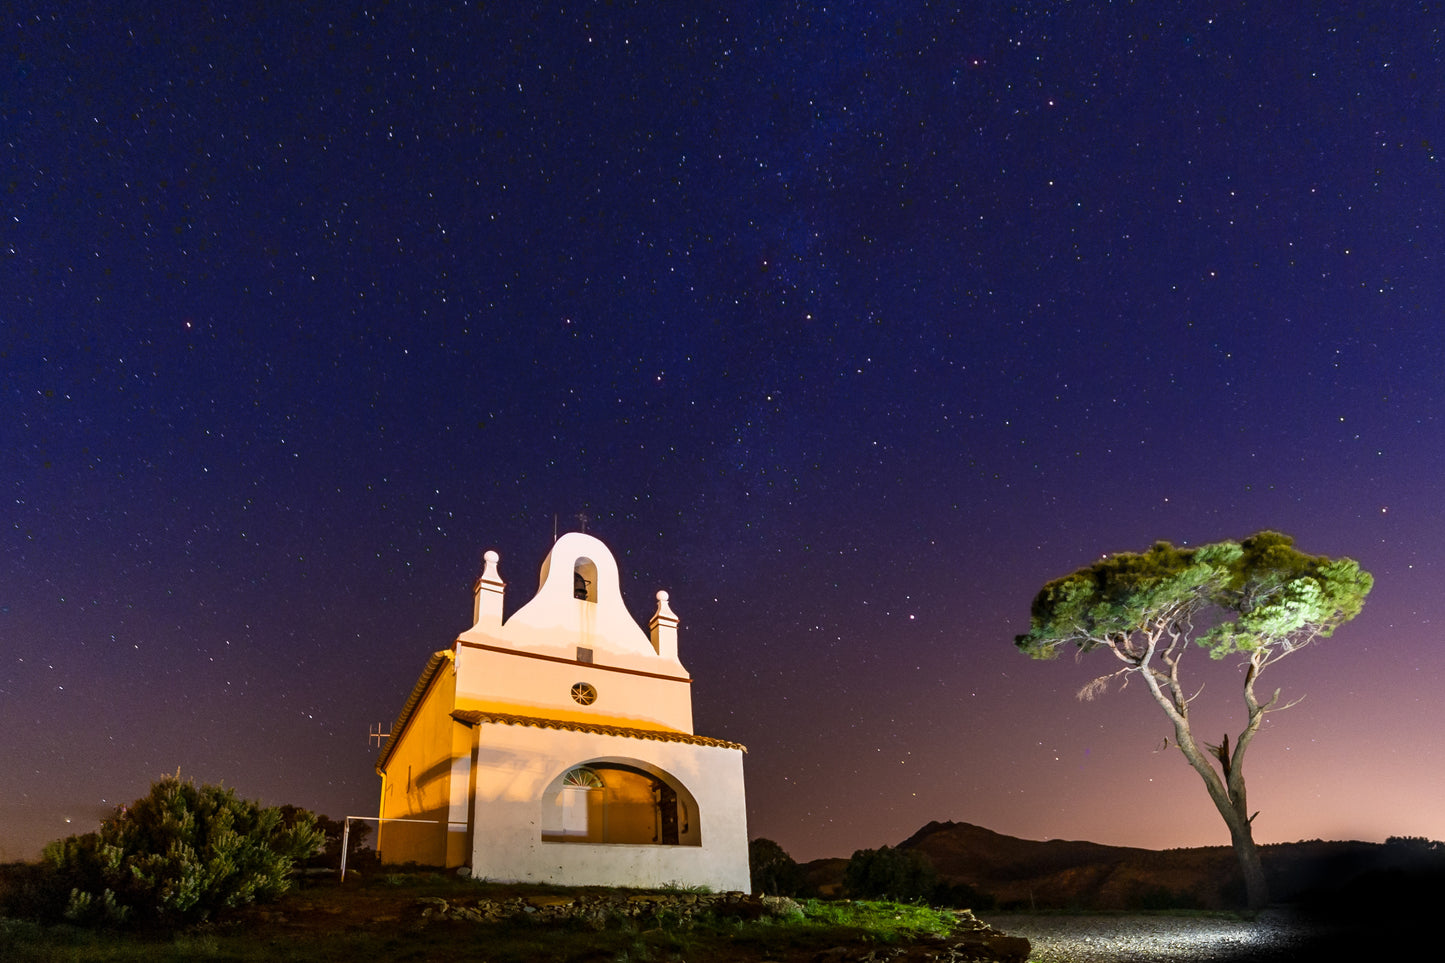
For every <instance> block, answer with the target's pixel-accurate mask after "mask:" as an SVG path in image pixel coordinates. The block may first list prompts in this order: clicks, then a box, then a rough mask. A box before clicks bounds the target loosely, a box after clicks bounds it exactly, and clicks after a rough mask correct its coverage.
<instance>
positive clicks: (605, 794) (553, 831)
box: [542, 759, 702, 846]
mask: <svg viewBox="0 0 1445 963" xmlns="http://www.w3.org/2000/svg"><path fill="white" fill-rule="evenodd" d="M542 841H543V842H548V843H623V844H630V845H637V846H701V845H702V833H701V830H700V827H699V824H698V811H697V801H696V800H695V799H694V798H693V795H692V793H690V792H688V790H687V787H686V786H684V785H683V784H682V782H681V781H680V780H678V779H677V777H675V776H673V775H672V774H671V773H669V772H666V771H664V770H662V769H660V768H658V767H657V766H654V765H651V764H650V763H645V762H642V761H641V760H637V759H593V760H589V761H586V762H581V763H578V764H576V765H573V766H570V767H568V768H567V769H565V770H563V771H562V772H561V773H559V774H558V775H557V777H556V778H554V779H553V780H552V782H551V783H550V784H548V786H547V788H546V790H545V791H544V792H543V793H542Z"/></svg>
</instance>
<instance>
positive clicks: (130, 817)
mask: <svg viewBox="0 0 1445 963" xmlns="http://www.w3.org/2000/svg"><path fill="white" fill-rule="evenodd" d="M321 844H322V834H321V831H320V830H318V829H317V828H316V826H315V821H314V819H313V818H312V817H311V816H310V815H309V814H299V815H294V816H293V819H292V820H291V823H290V825H287V823H286V821H285V819H284V818H283V816H282V813H281V811H280V810H279V809H276V808H263V807H262V806H260V805H259V804H258V803H254V802H246V801H244V800H241V799H238V798H237V796H236V794H235V792H234V790H230V789H222V788H220V787H218V786H195V785H194V784H192V783H189V782H182V781H181V780H180V779H177V778H166V779H162V780H161V781H160V782H157V783H156V784H154V785H153V786H151V791H150V794H149V795H147V796H145V797H144V798H142V799H138V800H136V801H135V802H134V803H132V804H131V805H130V806H123V807H120V808H119V809H117V810H116V812H115V814H114V815H112V816H111V817H110V818H109V819H107V820H105V822H103V823H102V824H101V828H100V831H99V832H94V833H86V834H85V835H83V836H70V837H68V838H66V839H62V840H59V841H57V842H54V843H51V844H50V845H49V846H47V847H46V848H45V853H44V855H43V857H42V865H43V866H44V868H45V870H46V871H47V875H48V877H49V879H48V882H47V889H48V892H49V893H50V894H51V898H52V900H54V899H55V898H56V897H58V896H59V894H60V893H64V894H65V895H64V901H63V905H59V906H57V905H55V903H54V902H52V904H51V906H50V907H49V911H50V915H55V914H56V913H57V911H58V913H59V915H63V916H64V918H65V919H67V920H69V921H71V922H74V923H80V924H86V925H96V924H102V925H119V924H124V923H159V924H164V925H174V924H180V923H187V922H193V921H197V920H204V919H207V918H208V917H210V916H211V914H213V913H215V912H217V911H219V910H223V909H231V908H234V907H237V906H242V905H245V904H247V903H250V902H253V901H258V900H269V899H274V898H276V897H277V896H280V895H281V894H282V893H284V892H286V890H287V888H288V887H289V885H290V875H291V869H292V865H293V862H294V861H296V860H298V859H305V858H306V857H308V856H310V855H311V854H312V853H314V852H315V851H316V850H317V848H318V847H320V845H321Z"/></svg>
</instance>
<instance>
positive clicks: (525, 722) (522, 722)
mask: <svg viewBox="0 0 1445 963" xmlns="http://www.w3.org/2000/svg"><path fill="white" fill-rule="evenodd" d="M452 718H453V719H455V720H457V721H458V722H465V723H466V724H467V725H472V726H475V725H481V724H483V723H493V724H500V725H506V726H535V727H536V728H539V729H565V730H568V731H570V732H595V733H598V734H600V735H604V736H622V737H624V738H627V739H655V740H657V741H659V742H685V743H688V744H689V745H694V746H719V747H721V748H724V749H740V750H742V751H743V752H747V746H744V745H742V744H741V743H737V742H729V741H727V740H726V739H713V738H710V737H708V736H695V735H693V734H692V733H689V732H678V731H677V730H675V729H634V728H632V727H631V726H605V725H597V724H595V723H591V722H575V721H571V720H567V719H544V718H541V717H539V716H518V715H512V714H510V713H506V712H484V711H482V710H480V709H457V710H455V711H454V712H453V713H452Z"/></svg>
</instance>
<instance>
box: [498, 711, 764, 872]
mask: <svg viewBox="0 0 1445 963" xmlns="http://www.w3.org/2000/svg"><path fill="white" fill-rule="evenodd" d="M476 758H477V771H476V786H477V795H476V800H475V819H476V823H475V832H474V835H473V852H472V874H473V876H474V877H476V878H477V879H488V880H496V881H507V882H518V881H526V882H545V883H556V884H560V885H568V886H638V887H659V886H668V885H679V886H707V887H708V888H710V889H712V890H714V891H719V892H725V891H731V890H740V891H743V892H746V891H747V890H748V889H749V877H748V833H747V814H746V811H745V808H744V803H743V800H744V794H743V761H742V752H741V750H738V749H730V748H726V747H722V746H706V745H692V744H688V743H680V742H662V741H658V740H652V739H632V738H627V737H623V736H609V735H602V734H599V733H591V732H573V731H567V730H557V729H544V728H538V727H532V726H509V725H498V724H492V723H484V724H483V725H480V726H478V727H477V748H476ZM597 760H608V761H616V762H626V763H630V764H633V765H637V764H639V763H641V764H644V765H643V768H646V765H647V764H650V765H651V766H655V767H657V768H660V769H662V770H663V771H664V772H666V773H667V774H668V775H669V776H670V777H671V778H672V780H673V781H674V782H676V783H679V784H681V786H682V787H683V788H685V789H686V791H687V792H688V793H690V794H691V795H692V797H693V799H694V800H695V801H696V804H697V813H696V815H695V818H696V819H697V821H698V831H699V833H700V836H701V845H698V846H686V845H678V846H660V845H632V844H603V843H571V842H543V841H542V824H543V808H542V807H543V803H544V800H543V793H544V790H545V789H546V788H547V787H548V785H549V784H551V783H552V782H553V780H555V779H556V778H557V777H558V776H560V775H561V774H562V773H565V772H566V771H567V770H569V769H572V768H574V767H576V766H580V765H586V764H587V763H589V762H593V761H597Z"/></svg>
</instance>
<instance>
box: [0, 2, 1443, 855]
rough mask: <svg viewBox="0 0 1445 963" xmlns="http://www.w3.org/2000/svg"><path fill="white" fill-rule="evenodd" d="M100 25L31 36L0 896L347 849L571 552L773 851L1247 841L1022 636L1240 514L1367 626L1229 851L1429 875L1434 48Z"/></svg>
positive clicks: (16, 334) (1301, 16)
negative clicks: (255, 854) (147, 842)
mask: <svg viewBox="0 0 1445 963" xmlns="http://www.w3.org/2000/svg"><path fill="white" fill-rule="evenodd" d="M125 6H126V5H120V4H111V3H100V2H93V3H83V2H77V3H67V4H63V5H61V4H32V3H29V2H25V0H22V2H20V3H19V4H18V6H15V7H10V8H7V9H8V12H7V13H6V14H5V16H4V21H3V33H0V36H3V44H0V50H3V60H0V165H3V167H0V170H3V175H4V177H3V183H0V391H3V394H0V398H3V401H0V404H3V412H0V413H3V417H0V469H3V470H0V483H3V486H4V492H3V494H4V505H5V506H6V507H5V511H4V515H3V523H4V524H3V526H0V731H3V733H4V738H3V740H0V774H3V775H0V858H7V859H17V858H30V857H33V856H34V855H35V854H36V853H38V851H39V848H40V846H41V844H42V843H43V842H45V841H46V840H50V839H55V838H58V837H61V836H64V835H67V834H69V833H74V832H81V831H86V830H89V829H92V828H94V827H95V825H96V823H97V821H98V819H99V818H100V817H101V816H102V815H103V814H105V813H106V812H107V811H108V810H109V809H110V808H111V807H113V806H114V805H116V804H118V803H123V802H128V801H130V800H131V799H134V798H136V797H138V796H140V795H143V794H144V793H145V791H146V789H147V787H148V786H149V784H150V783H151V782H152V781H153V780H154V779H156V778H158V777H160V776H162V775H165V774H168V773H174V772H175V771H176V770H177V769H179V770H180V772H181V774H182V776H183V777H185V776H189V777H193V778H195V779H197V780H201V781H206V782H218V781H224V782H225V784H226V785H229V786H234V787H235V788H236V789H237V790H238V791H239V792H240V794H241V795H243V796H245V797H247V798H260V799H262V800H264V801H266V802H268V803H273V804H279V803H288V802H289V803H295V804H297V805H302V806H306V807H310V808H313V809H316V810H318V811H320V812H324V813H327V814H329V815H331V816H333V817H341V816H344V815H367V814H374V813H375V811H376V804H377V798H378V793H379V789H380V782H379V779H378V778H377V776H376V775H375V773H374V771H373V764H374V761H375V758H376V749H375V747H374V746H372V745H370V744H369V743H368V738H367V733H368V730H369V729H370V728H371V727H372V726H374V725H375V724H377V723H382V724H383V725H389V724H390V722H391V720H392V718H393V717H394V716H395V714H396V713H397V711H399V709H400V707H401V705H402V703H403V702H404V700H405V697H406V695H407V693H408V692H409V691H410V689H411V686H412V684H413V682H414V681H415V679H416V677H417V674H418V673H419V672H420V671H421V669H422V667H423V666H424V665H425V663H426V660H427V657H428V655H429V654H430V653H431V652H433V651H435V650H437V649H441V648H445V647H446V646H447V645H448V644H449V643H450V642H451V640H452V639H453V638H455V636H456V634H457V633H458V632H460V631H462V630H464V629H465V628H467V626H468V624H469V622H470V615H471V593H470V585H471V581H472V579H473V578H474V577H475V575H476V574H477V572H478V570H479V562H480V557H481V553H482V552H483V551H485V550H486V549H489V548H490V549H496V550H497V551H498V552H499V553H500V554H501V557H502V561H501V572H502V575H503V577H504V578H505V579H506V580H507V582H508V597H507V598H508V610H509V612H510V611H512V610H514V609H515V608H516V607H518V606H520V605H521V604H522V603H523V602H525V601H526V600H527V599H528V598H530V596H531V593H532V592H533V591H535V585H536V581H535V579H536V577H537V572H538V566H539V565H540V564H541V561H542V559H543V557H544V556H545V555H546V553H547V551H548V549H549V547H550V544H551V541H552V537H553V532H554V530H563V531H565V530H569V529H575V528H578V527H581V526H583V525H585V526H586V530H587V531H588V532H589V533H591V534H594V535H597V536H598V537H600V538H601V539H603V540H604V541H605V542H606V543H607V544H608V545H609V546H610V547H611V548H612V550H613V552H614V553H615V554H616V556H617V558H618V562H619V565H620V567H621V571H622V573H623V579H624V585H623V594H624V598H625V599H626V600H627V602H628V604H629V607H630V608H631V610H632V611H633V613H634V614H635V615H636V617H637V618H638V620H639V621H640V622H644V623H645V621H646V619H647V617H648V616H649V615H650V614H651V612H652V609H653V596H654V593H655V592H656V591H657V590H658V589H666V590H668V591H669V592H670V593H671V597H672V606H673V608H674V610H675V611H676V612H677V613H678V615H679V616H680V618H681V619H682V628H681V633H680V654H681V658H682V660H683V663H684V664H685V665H686V666H687V668H688V669H689V671H690V672H691V674H692V675H693V677H694V680H695V682H694V686H693V689H694V701H695V712H696V721H697V730H698V731H699V732H700V733H703V734H705V735H710V736H717V737H721V738H726V739H731V740H736V741H739V742H742V743H744V744H746V745H747V746H748V748H749V753H748V755H747V757H746V777H747V783H748V790H749V829H750V834H751V835H753V836H767V837H770V838H773V839H776V840H777V841H778V842H780V843H782V845H783V846H784V848H786V849H787V850H788V851H789V852H790V853H792V855H794V856H795V857H797V858H799V859H809V858H815V857H819V856H846V855H848V854H849V853H851V852H852V851H853V850H855V849H857V848H861V847H873V846H879V845H883V844H890V845H891V844H895V843H897V842H898V841H900V840H902V839H903V838H905V837H906V836H908V835H909V834H911V833H912V832H913V831H914V830H916V829H917V828H919V827H920V826H921V825H923V824H924V823H925V822H927V821H929V820H931V819H939V820H944V819H953V820H961V821H966V822H972V823H976V824H979V825H983V826H987V827H988V828H990V829H994V830H996V831H999V832H1004V833H1010V834H1013V835H1018V836H1023V837H1027V838H1035V839H1043V838H1072V839H1092V840H1094V841H1097V842H1102V843H1112V844H1122V845H1136V846H1148V847H1155V848H1165V847H1172V846H1194V845H1224V844H1227V842H1228V835H1227V833H1226V831H1225V828H1224V825H1223V823H1222V821H1221V820H1220V819H1219V817H1218V815H1217V814H1216V813H1215V812H1214V810H1213V807H1212V806H1211V804H1210V803H1209V801H1208V798H1207V797H1206V796H1205V794H1204V791H1203V787H1202V785H1201V784H1200V782H1199V779H1198V777H1197V776H1196V775H1195V774H1194V773H1193V771H1192V770H1190V769H1189V768H1188V766H1187V765H1186V763H1185V762H1184V761H1183V759H1182V758H1181V757H1180V756H1179V755H1178V753H1177V752H1175V751H1174V750H1173V748H1172V746H1171V748H1169V749H1168V750H1166V751H1157V750H1158V749H1159V744H1160V743H1161V741H1162V740H1163V738H1164V737H1165V736H1166V735H1168V734H1169V728H1168V726H1167V723H1166V722H1165V720H1164V719H1163V717H1162V714H1160V712H1159V710H1158V709H1157V708H1156V707H1155V706H1154V705H1153V703H1152V702H1150V701H1149V700H1148V698H1147V697H1146V695H1145V693H1144V692H1143V691H1142V689H1140V688H1139V687H1138V686H1131V687H1129V688H1128V689H1126V690H1125V691H1122V692H1115V693H1112V694H1110V695H1109V696H1107V697H1106V698H1104V699H1102V700H1100V701H1096V702H1092V703H1083V702H1079V701H1077V700H1076V699H1075V696H1074V694H1075V692H1076V691H1077V690H1078V689H1079V688H1080V687H1081V686H1082V685H1083V684H1084V683H1085V682H1087V681H1088V680H1089V679H1090V678H1092V677H1093V676H1094V675H1097V674H1100V673H1102V672H1105V671H1108V670H1109V669H1111V668H1112V666H1108V665H1104V664H1102V663H1095V662H1094V661H1093V660H1094V659H1106V658H1107V656H1103V655H1097V656H1094V657H1091V659H1089V660H1086V662H1085V664H1082V665H1081V664H1076V663H1075V662H1074V661H1073V660H1072V659H1069V658H1063V659H1061V660H1059V661H1058V662H1055V663H1033V662H1030V661H1029V660H1028V659H1026V658H1025V657H1024V656H1022V655H1020V654H1019V653H1018V652H1017V651H1016V650H1015V649H1014V648H1013V645H1012V640H1013V637H1014V635H1016V634H1017V633H1019V632H1022V631H1024V629H1025V628H1026V624H1027V618H1028V609H1029V602H1030V601H1031V599H1032V597H1033V595H1034V593H1035V592H1036V591H1037V589H1038V588H1039V587H1040V586H1041V585H1042V584H1043V583H1044V582H1045V581H1047V580H1048V579H1050V578H1053V577H1055V576H1058V575H1061V574H1064V573H1066V572H1068V571H1070V570H1072V569H1074V568H1077V567H1079V566H1081V565H1085V564H1088V563H1089V562H1091V561H1093V560H1094V559H1096V558H1097V557H1099V555H1100V554H1101V553H1103V552H1112V551H1120V550H1143V549H1145V548H1147V547H1148V546H1149V545H1150V544H1151V543H1152V542H1153V541H1154V540H1156V539H1168V540H1171V541H1174V542H1176V543H1191V544H1198V543H1201V542H1206V541H1215V540H1218V539H1221V538H1239V537H1243V536H1245V535H1248V534H1250V533H1252V532H1254V531H1257V530H1259V529H1262V528H1274V529H1278V530H1281V531H1285V532H1288V533H1290V534H1292V535H1294V536H1295V537H1296V538H1297V540H1298V546H1299V547H1300V548H1301V549H1303V550H1304V551H1307V552H1311V553H1319V554H1328V555H1349V556H1351V557H1354V558H1356V559H1358V560H1359V561H1360V562H1361V564H1362V565H1363V566H1364V567H1365V568H1366V569H1368V570H1370V571H1371V572H1373V573H1374V575H1375V577H1376V587H1375V591H1374V593H1373V594H1372V596H1371V598H1370V600H1369V602H1368V603H1367V605H1366V607H1365V611H1364V613H1363V614H1362V615H1361V616H1360V618H1358V619H1357V620H1356V621H1355V622H1353V623H1351V624H1350V625H1348V626H1346V627H1345V628H1344V629H1342V630H1341V631H1340V632H1339V633H1337V635H1336V636H1335V637H1334V638H1333V639H1331V640H1328V641H1326V642H1324V643H1322V644H1320V645H1319V646H1317V647H1311V648H1310V649H1308V650H1306V651H1304V652H1302V653H1300V654H1298V655H1297V656H1294V657H1291V658H1290V659H1289V660H1286V661H1285V662H1284V663H1282V664H1281V665H1279V666H1278V667H1276V668H1275V669H1272V670H1271V672H1270V673H1269V674H1268V675H1266V676H1265V679H1264V682H1265V683H1269V684H1268V685H1266V686H1265V688H1268V689H1272V688H1273V687H1274V686H1283V687H1284V689H1285V695H1286V697H1287V698H1291V697H1297V696H1300V695H1305V696H1306V698H1305V701H1304V702H1303V703H1302V704H1301V705H1299V706H1298V707H1296V708H1293V709H1291V710H1289V711H1288V712H1281V713H1277V714H1275V715H1273V716H1271V717H1270V721H1269V723H1268V724H1267V726H1266V729H1265V732H1264V733H1263V734H1262V735H1261V737H1260V739H1259V740H1258V742H1257V743H1256V744H1255V747H1254V749H1253V750H1252V752H1251V757H1250V759H1249V763H1248V766H1247V771H1248V772H1249V774H1250V789H1251V804H1252V806H1251V808H1255V809H1259V810H1260V811H1261V814H1260V816H1259V817H1258V818H1257V819H1256V821H1255V832H1256V838H1257V839H1258V840H1259V841H1261V842H1273V841H1286V840H1294V839H1305V838H1316V837H1319V838H1334V839H1339V838H1358V839H1373V840H1382V839H1384V838H1385V837H1386V836H1389V835H1421V836H1428V837H1430V838H1436V839H1438V838H1442V837H1445V801H1442V800H1445V750H1442V749H1441V748H1440V743H1439V734H1440V732H1442V731H1445V706H1442V703H1441V700H1440V697H1439V692H1440V688H1441V684H1442V682H1445V650H1442V647H1441V645H1440V639H1439V635H1440V628H1439V627H1440V626H1441V625H1442V623H1445V593H1442V592H1441V578H1442V574H1445V565H1442V560H1441V548H1440V545H1441V541H1442V534H1445V498H1442V495H1441V488H1442V482H1441V480H1442V478H1445V437H1442V435H1445V432H1442V429H1445V425H1442V414H1445V413H1442V404H1445V333H1442V329H1441V324H1440V322H1441V315H1442V307H1445V257H1442V255H1445V185H1442V174H1445V171H1442V165H1441V162H1440V158H1439V154H1438V151H1439V150H1440V149H1441V148H1442V146H1445V129H1442V128H1445V96H1442V95H1445V62H1442V60H1445V50H1442V36H1441V34H1442V24H1445V18H1442V17H1441V15H1440V12H1439V11H1438V10H1436V11H1433V12H1432V11H1431V10H1430V9H1429V8H1430V5H1429V4H1425V3H1420V4H1396V3H1391V4H1384V3H1380V4H1349V5H1344V6H1347V7H1349V11H1348V12H1345V13H1335V12H1333V11H1332V12H1329V13H1295V12H1284V10H1285V8H1286V7H1287V6H1288V5H1278V6H1279V7H1280V9H1279V10H1275V11H1274V12H1270V11H1268V10H1259V9H1255V7H1256V5H1243V4H1204V3H1164V2H1161V3H1140V4H1120V3H1116V4H1109V5H1103V4H1084V3H1075V4H1063V3H1009V4H1004V3H987V2H975V3H967V4H958V5H941V4H929V5H921V4H883V3H849V2H841V3H836V4H829V5H828V6H827V7H826V9H825V8H824V7H822V6H820V5H816V4H809V3H799V4H792V5H789V4H781V3H773V2H761V3H745V2H738V3H729V4H723V5H719V6H720V9H712V10H704V9H701V5H698V4H682V5H655V4H646V3H644V4H633V3H623V2H619V3H613V4H586V5H582V4H578V5H561V6H562V7H563V8H562V9H558V6H559V5H556V4H548V5H536V4H532V3H500V4H496V5H482V4H466V3H453V4H446V3H436V4H423V3H381V2H377V3H366V4H363V3H348V4H311V5H303V4H297V3H294V2H285V3H280V2H276V3H261V2H253V3H248V4H220V3H201V2H196V3H180V2H176V3H150V4H134V5H129V6H130V8H131V9H130V12H122V11H123V10H124V9H125ZM1260 6H1276V5H1260ZM584 517H585V521H584V520H583V519H584ZM1192 658H1193V662H1194V665H1193V669H1194V670H1195V672H1196V673H1198V674H1197V676H1196V678H1198V679H1199V680H1200V681H1202V682H1204V689H1203V692H1202V694H1201V695H1200V697H1199V699H1198V701H1197V702H1196V704H1195V705H1196V710H1195V711H1196V714H1197V716H1198V722H1197V724H1198V726H1199V733H1200V735H1201V737H1209V739H1210V741H1213V739H1214V737H1217V735H1218V734H1220V733H1222V732H1223V731H1224V730H1225V729H1226V727H1228V728H1230V729H1231V731H1237V729H1238V726H1239V713H1238V711H1237V706H1238V696H1237V690H1238V685H1239V680H1240V676H1239V670H1238V669H1237V667H1236V666H1234V665H1233V664H1231V663H1223V664H1210V663H1208V660H1207V659H1205V658H1204V657H1203V653H1199V654H1198V655H1197V656H1195V657H1192ZM1091 670H1093V671H1091Z"/></svg>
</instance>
